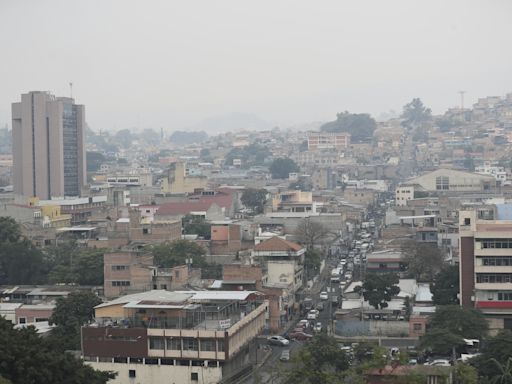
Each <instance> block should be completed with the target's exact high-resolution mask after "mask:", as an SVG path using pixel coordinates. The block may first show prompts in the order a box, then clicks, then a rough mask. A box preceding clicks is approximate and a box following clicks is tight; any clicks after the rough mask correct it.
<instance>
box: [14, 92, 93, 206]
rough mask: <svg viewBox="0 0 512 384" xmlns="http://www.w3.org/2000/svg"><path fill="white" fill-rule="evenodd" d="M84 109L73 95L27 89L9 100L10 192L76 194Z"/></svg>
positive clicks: (82, 178) (82, 164) (82, 177)
mask: <svg viewBox="0 0 512 384" xmlns="http://www.w3.org/2000/svg"><path fill="white" fill-rule="evenodd" d="M84 131H85V108H84V106H83V105H77V104H75V101H74V99H71V98H67V97H55V96H54V95H52V94H50V93H48V92H38V91H35V92H29V93H26V94H23V95H21V102H17V103H13V104H12V136H13V179H14V193H15V194H17V195H22V196H26V197H38V198H40V199H45V200H46V199H51V198H52V197H63V196H79V195H80V192H81V188H82V187H83V186H84V185H85V184H86V176H87V175H86V170H85V168H86V161H85V136H84V134H85V133H84Z"/></svg>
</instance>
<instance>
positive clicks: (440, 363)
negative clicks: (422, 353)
mask: <svg viewBox="0 0 512 384" xmlns="http://www.w3.org/2000/svg"><path fill="white" fill-rule="evenodd" d="M424 365H432V366H435V367H450V366H451V364H450V361H449V360H447V359H435V360H432V361H430V362H428V363H425V364H424Z"/></svg>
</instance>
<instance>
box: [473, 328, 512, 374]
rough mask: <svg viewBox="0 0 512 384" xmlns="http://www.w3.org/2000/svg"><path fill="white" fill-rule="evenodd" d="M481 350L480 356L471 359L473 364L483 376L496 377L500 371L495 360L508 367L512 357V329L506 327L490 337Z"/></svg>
mask: <svg viewBox="0 0 512 384" xmlns="http://www.w3.org/2000/svg"><path fill="white" fill-rule="evenodd" d="M480 352H481V355H480V356H477V357H475V358H473V359H471V364H472V365H473V366H475V367H476V369H477V370H478V373H479V375H480V376H481V377H487V378H488V379H494V376H495V375H496V373H497V371H498V367H497V366H496V363H495V362H498V363H499V364H500V365H501V367H506V365H507V364H508V361H509V360H510V359H512V331H510V330H508V329H505V330H502V331H500V332H499V333H498V334H497V335H496V336H494V337H490V338H488V339H487V340H486V342H485V343H484V344H483V345H482V348H481V349H480Z"/></svg>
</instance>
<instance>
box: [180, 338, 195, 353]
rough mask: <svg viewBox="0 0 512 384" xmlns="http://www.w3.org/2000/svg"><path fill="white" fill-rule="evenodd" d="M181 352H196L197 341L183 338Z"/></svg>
mask: <svg viewBox="0 0 512 384" xmlns="http://www.w3.org/2000/svg"><path fill="white" fill-rule="evenodd" d="M183 350H184V351H197V350H198V342H197V339H194V338H191V337H184V338H183Z"/></svg>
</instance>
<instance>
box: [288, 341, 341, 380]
mask: <svg viewBox="0 0 512 384" xmlns="http://www.w3.org/2000/svg"><path fill="white" fill-rule="evenodd" d="M293 360H294V362H295V366H294V368H293V369H292V370H291V371H289V372H288V373H287V377H286V382H287V383H311V384H313V383H315V384H316V383H327V384H334V383H341V382H342V380H343V373H344V371H346V370H347V369H348V368H349V366H350V365H349V361H348V358H347V356H346V355H345V353H344V352H343V351H342V350H340V348H339V347H338V343H337V341H336V339H334V338H333V337H330V336H327V334H325V333H321V334H319V335H316V336H314V337H313V338H312V339H311V340H310V341H309V342H308V343H307V344H305V346H304V348H302V349H300V350H299V351H298V352H297V354H296V355H295V357H294V359H293Z"/></svg>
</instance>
